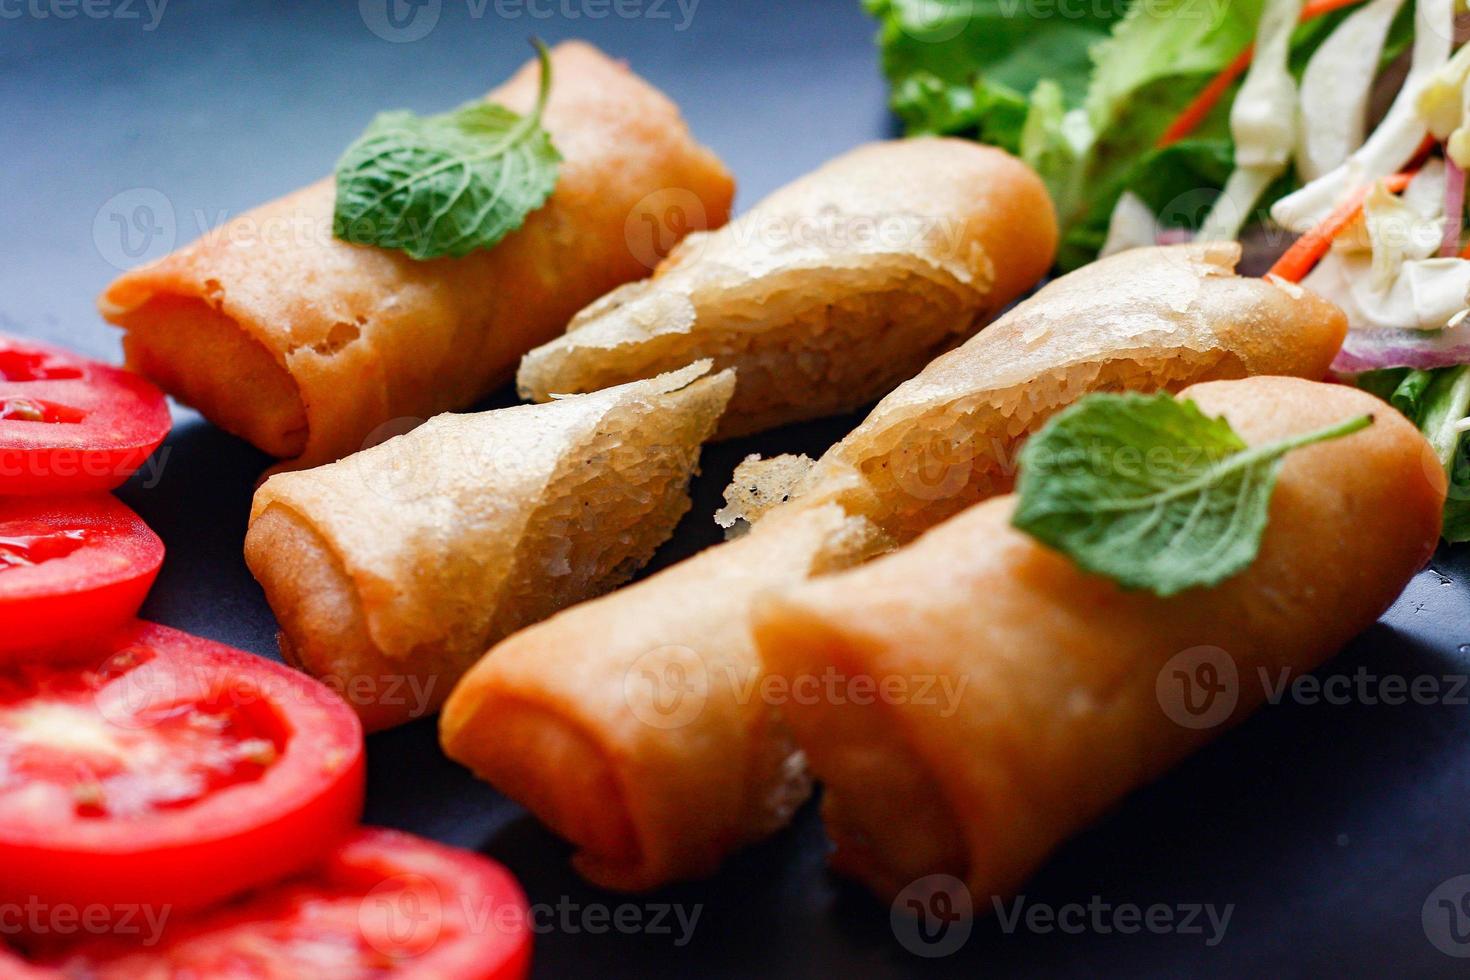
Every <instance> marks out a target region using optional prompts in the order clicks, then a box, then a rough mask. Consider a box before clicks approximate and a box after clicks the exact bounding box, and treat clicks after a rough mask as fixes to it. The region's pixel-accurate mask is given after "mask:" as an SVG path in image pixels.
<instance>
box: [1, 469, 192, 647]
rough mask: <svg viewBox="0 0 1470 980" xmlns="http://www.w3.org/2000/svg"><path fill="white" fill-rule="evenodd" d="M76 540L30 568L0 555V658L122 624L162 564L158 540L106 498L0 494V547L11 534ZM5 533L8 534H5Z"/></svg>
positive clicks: (114, 500)
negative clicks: (50, 531) (37, 532)
mask: <svg viewBox="0 0 1470 980" xmlns="http://www.w3.org/2000/svg"><path fill="white" fill-rule="evenodd" d="M40 528H54V529H55V532H56V534H57V535H58V536H64V535H66V534H70V533H73V532H78V533H80V534H81V535H82V540H81V541H80V542H79V544H80V546H79V547H77V548H76V550H75V551H72V552H70V553H69V554H65V555H64V556H59V557H52V558H49V559H47V560H44V561H41V562H39V563H38V564H35V565H33V566H12V567H4V566H5V561H4V556H3V555H0V624H3V628H0V655H4V654H13V653H14V652H15V651H18V650H28V649H35V648H42V647H54V646H57V645H60V644H65V643H68V642H70V641H74V640H78V639H81V638H84V637H90V636H97V635H100V634H104V633H107V632H109V631H111V630H113V629H115V628H117V627H119V626H121V625H123V624H124V623H127V622H129V621H130V620H131V619H132V618H133V616H134V615H136V614H137V612H138V607H139V606H141V605H142V604H143V599H144V598H145V597H146V596H147V595H148V590H149V589H150V588H151V587H152V586H153V581H154V579H156V578H157V577H158V570H159V567H160V566H161V565H162V564H163V556H164V548H163V542H162V541H161V540H159V537H158V535H156V534H154V533H153V531H152V530H151V529H150V528H149V527H148V525H147V524H145V523H143V519H142V518H141V517H139V516H138V515H137V514H135V513H133V511H132V510H130V509H129V508H128V507H127V505H125V504H124V503H123V502H122V501H120V500H118V499H117V498H116V497H113V496H111V495H110V494H95V495H91V496H85V497H62V498H50V497H48V498H40V497H9V498H7V497H0V549H3V548H5V547H6V545H7V542H13V541H14V540H15V538H14V532H15V531H16V530H34V529H40ZM7 529H9V530H10V533H9V534H8V533H7Z"/></svg>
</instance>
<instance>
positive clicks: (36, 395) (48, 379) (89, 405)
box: [0, 333, 172, 495]
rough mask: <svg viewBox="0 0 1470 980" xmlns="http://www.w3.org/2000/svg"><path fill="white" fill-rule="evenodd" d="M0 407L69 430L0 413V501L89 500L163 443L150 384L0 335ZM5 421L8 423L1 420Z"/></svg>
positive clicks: (162, 422) (162, 406) (163, 403)
mask: <svg viewBox="0 0 1470 980" xmlns="http://www.w3.org/2000/svg"><path fill="white" fill-rule="evenodd" d="M0 403H11V404H12V405H15V404H21V405H25V404H29V405H33V406H41V407H43V408H45V409H47V411H46V412H45V413H44V414H46V415H59V416H63V417H68V418H71V417H79V421H75V422H71V423H54V422H38V421H27V420H25V419H23V418H20V417H17V416H18V415H20V414H23V413H17V412H0V494H5V495H10V494H43V493H67V494H79V493H96V492H100V491H105V490H111V489H113V488H115V487H117V486H119V485H120V484H122V483H123V481H125V480H126V479H127V478H128V477H129V476H132V475H133V473H135V472H137V470H138V469H139V468H140V467H141V466H142V465H143V463H144V461H145V460H147V459H148V457H149V456H150V455H151V454H152V453H153V451H154V450H156V449H157V448H158V447H159V445H161V444H162V443H163V440H164V438H165V437H167V436H168V433H169V428H170V427H171V425H172V420H171V419H170V417H169V412H168V402H167V400H166V399H165V398H164V394H163V392H162V391H160V390H159V389H158V387H157V386H156V385H154V384H153V383H152V382H151V381H148V380H147V379H146V378H143V377H141V376H140V375H137V374H134V373H133V372H131V371H127V370H124V369H122V368H117V367H112V366H111V365H108V364H103V363H101V362H100V361H94V360H91V359H89V358H85V357H82V356H81V355H79V354H74V353H72V352H70V351H67V350H63V349H61V348H59V347H54V346H51V345H49V344H42V343H38V342H36V341H33V340H28V339H25V338H21V337H14V336H10V335H8V334H3V333H0ZM5 415H10V416H12V417H10V418H6V417H4V416H5Z"/></svg>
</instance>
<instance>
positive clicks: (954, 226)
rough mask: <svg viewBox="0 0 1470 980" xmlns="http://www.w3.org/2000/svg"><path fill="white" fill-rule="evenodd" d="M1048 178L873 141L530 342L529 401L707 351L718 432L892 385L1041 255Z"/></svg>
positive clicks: (971, 327) (1050, 234)
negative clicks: (726, 381) (730, 388)
mask: <svg viewBox="0 0 1470 980" xmlns="http://www.w3.org/2000/svg"><path fill="white" fill-rule="evenodd" d="M1056 243H1057V226H1056V218H1055V216H1054V215H1053V213H1052V208H1051V202H1050V200H1049V198H1048V197H1047V195H1046V189H1045V187H1044V186H1043V185H1042V183H1041V181H1040V180H1039V179H1038V178H1037V176H1036V175H1035V174H1034V173H1032V172H1031V170H1030V169H1028V168H1027V167H1026V166H1025V165H1024V164H1022V163H1021V162H1020V161H1018V160H1016V159H1015V158H1014V157H1011V156H1009V155H1007V154H1006V153H1003V152H1001V151H1000V150H996V149H993V148H991V147H986V146H981V145H979V144H977V143H974V142H971V141H969V140H954V139H914V140H905V141H901V142H889V143H874V144H871V145H869V146H864V147H861V148H859V149H857V150H854V151H852V152H850V153H847V154H845V155H843V156H841V157H838V158H837V159H836V160H833V161H832V162H830V163H828V164H827V165H825V166H823V167H822V168H820V169H819V170H817V171H815V172H813V173H811V174H808V175H807V176H805V177H802V178H801V179H800V180H797V181H796V182H795V183H792V184H789V185H787V186H786V187H784V188H782V189H781V190H779V191H777V192H775V193H774V194H772V195H771V196H770V197H768V198H766V199H765V200H764V201H762V202H761V203H760V204H758V205H756V207H755V208H753V209H752V210H751V211H750V212H749V213H747V214H744V215H742V216H741V217H740V218H739V219H737V220H736V221H734V222H733V223H731V224H729V225H727V226H726V227H724V228H722V229H720V230H719V231H715V232H711V233H708V234H698V235H691V236H689V237H688V238H686V239H684V241H683V242H681V243H680V244H679V246H678V247H676V248H675V249H674V251H673V253H672V254H670V256H669V257H668V259H666V260H665V261H664V262H663V263H662V264H660V265H659V267H658V270H657V271H656V272H655V273H654V276H653V278H652V279H648V280H644V281H642V282H636V283H630V284H628V285H626V286H624V287H622V288H621V289H619V290H616V291H614V292H613V293H611V294H609V295H607V296H605V297H603V298H602V299H600V300H598V301H597V302H596V303H593V304H592V305H591V306H590V307H588V308H587V309H585V310H583V311H582V312H581V313H580V314H578V315H577V317H576V318H575V319H573V321H572V323H571V325H570V327H569V328H568V332H567V333H566V334H564V335H562V336H561V337H558V338H557V339H555V340H552V341H551V342H550V343H547V344H545V345H544V346H542V347H538V348H537V349H536V350H533V351H531V353H529V354H527V355H526V358H525V360H524V361H522V362H521V368H520V371H519V373H518V375H517V383H518V385H519V387H520V390H521V394H522V396H523V397H525V398H528V399H533V400H536V401H544V400H545V399H547V398H549V397H551V395H553V394H556V393H564V392H575V391H595V390H597V389H598V388H603V387H606V386H608V385H610V384H618V383H619V382H623V381H631V380H633V379H635V378H647V377H650V376H652V375H654V374H657V373H658V372H660V371H668V370H672V369H674V368H677V367H679V366H681V365H684V364H688V363H689V362H690V361H693V360H695V359H697V358H702V357H708V358H712V359H713V360H714V362H715V365H716V366H717V367H733V368H735V369H736V386H735V398H734V401H732V402H731V404H730V410H729V411H728V412H726V413H725V418H724V420H723V421H722V422H721V424H720V435H721V436H735V435H744V434H747V433H751V432H758V431H760V430H762V429H767V428H770V427H772V426H777V425H782V424H784V423H787V422H793V421H796V420H798V419H808V418H817V417H820V416H823V415H832V414H836V413H838V412H844V411H850V410H852V409H854V408H857V407H859V406H861V405H864V404H867V403H869V402H871V401H873V400H874V399H876V398H878V397H880V396H881V395H884V394H886V393H887V392H888V391H889V390H891V389H892V388H893V386H894V385H896V384H898V383H899V382H900V381H903V380H905V379H907V378H910V377H912V376H913V375H914V374H916V373H917V372H918V371H919V369H920V368H922V367H923V366H924V365H925V364H927V363H928V362H929V361H930V360H932V359H933V358H934V356H935V355H936V354H939V353H940V352H942V351H945V350H948V349H949V348H951V347H953V346H955V345H956V344H958V343H960V342H961V341H962V340H964V339H965V338H966V337H968V336H970V335H971V334H972V333H974V332H975V331H976V330H978V329H979V328H980V327H981V326H982V325H983V324H985V323H986V322H987V321H989V319H990V318H991V317H992V316H994V315H995V313H996V312H997V311H998V310H1000V309H1001V308H1002V307H1004V306H1005V305H1006V304H1008V303H1010V302H1011V301H1012V300H1014V299H1015V298H1016V297H1017V296H1019V295H1020V294H1021V293H1022V292H1024V291H1025V290H1027V289H1029V288H1031V286H1032V285H1034V284H1035V283H1036V281H1037V280H1038V279H1040V278H1041V276H1042V275H1043V274H1044V273H1045V272H1046V270H1047V269H1048V268H1049V267H1050V266H1051V262H1052V257H1053V254H1054V252H1055V250H1056Z"/></svg>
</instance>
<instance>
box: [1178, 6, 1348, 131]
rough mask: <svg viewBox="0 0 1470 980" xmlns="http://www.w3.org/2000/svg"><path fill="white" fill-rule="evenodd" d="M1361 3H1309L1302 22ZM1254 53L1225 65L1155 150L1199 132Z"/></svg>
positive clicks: (1247, 51) (1244, 53)
mask: <svg viewBox="0 0 1470 980" xmlns="http://www.w3.org/2000/svg"><path fill="white" fill-rule="evenodd" d="M1361 2H1362V0H1309V2H1308V3H1306V4H1304V5H1303V6H1302V16H1301V19H1302V21H1304V22H1305V21H1309V20H1312V19H1313V18H1315V17H1321V16H1322V15H1323V14H1330V13H1332V11H1334V10H1340V9H1342V8H1343V7H1349V6H1352V5H1353V4H1355V3H1361ZM1255 53H1256V47H1255V45H1254V44H1253V45H1251V46H1250V47H1248V48H1246V49H1245V50H1244V51H1242V52H1241V53H1240V54H1238V55H1236V56H1235V60H1234V61H1232V62H1230V64H1228V65H1226V66H1225V70H1224V71H1222V72H1220V74H1218V75H1216V76H1215V77H1214V78H1213V79H1211V80H1210V84H1208V85H1206V86H1205V87H1204V89H1203V90H1202V91H1201V92H1200V94H1199V95H1196V96H1195V97H1194V99H1193V100H1192V101H1191V102H1190V103H1189V105H1187V106H1185V107H1184V111H1183V112H1181V113H1179V115H1178V116H1177V117H1176V118H1175V119H1174V121H1173V122H1172V123H1170V125H1169V128H1168V129H1166V130H1164V134H1163V135H1162V136H1160V137H1159V139H1158V142H1157V143H1155V144H1154V146H1156V147H1157V148H1159V149H1163V148H1164V147H1166V146H1170V145H1172V144H1174V143H1177V142H1179V141H1180V140H1182V139H1184V137H1186V136H1188V135H1189V134H1190V133H1192V132H1194V131H1195V130H1196V129H1198V128H1199V125H1200V123H1202V122H1204V121H1205V119H1206V118H1207V117H1208V116H1209V115H1210V113H1211V112H1212V111H1213V110H1214V108H1215V106H1216V105H1217V104H1218V103H1219V101H1220V100H1221V99H1222V98H1224V97H1225V93H1226V92H1227V91H1229V90H1230V86H1231V85H1234V84H1235V81H1236V79H1238V78H1240V76H1242V75H1244V74H1245V73H1246V70H1247V69H1249V68H1250V66H1251V58H1253V57H1254V56H1255Z"/></svg>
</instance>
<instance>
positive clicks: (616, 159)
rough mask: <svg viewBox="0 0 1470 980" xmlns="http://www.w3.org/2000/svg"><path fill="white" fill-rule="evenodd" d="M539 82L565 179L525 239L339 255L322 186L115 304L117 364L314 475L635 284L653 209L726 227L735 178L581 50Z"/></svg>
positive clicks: (519, 103) (524, 106)
mask: <svg viewBox="0 0 1470 980" xmlns="http://www.w3.org/2000/svg"><path fill="white" fill-rule="evenodd" d="M552 64H553V68H554V83H553V85H552V90H551V98H550V102H549V103H548V105H547V107H546V110H545V114H544V117H543V123H544V125H545V127H546V129H547V130H548V131H549V132H550V133H551V137H552V139H553V141H554V142H555V145H556V147H557V149H558V150H559V151H560V152H561V154H562V156H563V157H564V161H563V163H562V165H561V170H560V174H559V177H558V179H557V183H556V189H555V191H554V192H553V193H552V196H551V198H550V200H548V201H547V203H546V204H545V205H544V206H543V207H541V208H540V209H539V210H536V211H534V212H532V213H531V214H530V215H529V217H527V219H526V221H525V224H524V225H522V226H521V227H520V229H519V230H517V231H514V232H511V233H510V234H509V235H508V236H507V237H506V238H505V239H504V240H502V241H501V242H499V243H498V244H497V245H495V246H494V247H493V248H490V249H489V250H481V251H476V252H472V253H471V254H469V255H466V256H464V257H463V258H439V259H433V260H429V261H416V260H414V259H412V258H410V257H409V256H408V255H406V254H405V253H403V252H400V251H396V250H388V249H381V248H375V247H368V246H361V245H351V244H348V243H346V242H343V241H339V240H337V239H335V238H333V237H332V220H333V205H334V200H335V182H334V181H333V180H332V179H331V178H328V179H327V180H323V181H321V182H319V183H316V184H313V185H312V186H310V187H307V188H306V189H304V190H301V191H298V192H297V193H295V194H292V195H289V196H287V197H284V198H282V199H280V200H278V201H275V202H273V203H270V204H267V205H264V206H263V207H260V208H257V209H256V210H254V211H251V212H249V213H247V214H245V215H242V216H241V217H239V218H237V219H235V220H234V221H232V222H230V223H228V224H226V225H224V226H222V227H220V228H218V229H215V230H214V231H212V232H210V233H209V234H207V235H205V236H204V237H203V238H201V239H200V240H199V241H197V242H195V243H193V244H192V245H189V246H187V247H185V248H183V249H181V250H179V251H177V252H175V253H173V254H172V255H169V256H166V257H164V258H163V259H161V260H160V261H158V262H155V263H153V264H151V265H148V266H145V267H143V268H140V269H136V270H134V271H132V272H129V273H127V274H125V275H123V276H121V277H120V278H119V279H118V280H117V281H116V282H114V283H113V284H112V285H111V286H110V287H108V289H107V291H106V292H105V293H103V295H102V298H101V300H100V306H101V309H102V312H103V314H104V315H105V316H106V317H107V318H108V319H109V320H111V321H112V322H113V323H115V324H117V325H118V326H120V327H122V328H123V329H124V330H125V331H127V333H126V336H125V337H124V339H123V347H124V349H125V351H126V352H127V357H128V364H129V366H130V367H132V368H134V369H135V370H138V371H140V372H141V373H143V374H145V375H147V376H148V377H150V378H152V379H153V380H154V381H156V382H158V383H159V385H160V386H161V387H163V388H164V389H166V390H167V391H169V392H170V393H171V394H173V395H175V396H176V397H178V398H179V399H180V400H181V401H184V402H187V403H189V404H191V405H193V406H194V407H196V408H198V409H199V410H200V412H202V413H203V414H204V415H205V416H206V417H207V418H209V419H210V420H211V421H213V422H214V423H215V424H217V425H219V426H220V427H221V428H224V429H227V430H229V431H230V432H233V433H235V434H236V435H239V436H242V437H244V438H245V439H247V440H249V441H250V442H252V443H254V444H255V445H256V446H258V447H259V448H260V449H262V450H264V451H266V452H267V453H270V454H271V455H274V456H278V457H282V458H284V459H287V460H290V464H289V465H292V466H295V467H306V466H314V465H317V464H320V463H324V462H330V461H331V460H334V459H339V458H341V457H342V456H345V455H347V454H348V453H351V452H354V451H356V450H358V449H360V448H362V446H363V445H364V442H365V440H366V438H367V437H368V436H369V435H370V434H371V433H372V432H373V431H374V430H375V429H376V428H377V427H378V426H380V425H381V424H382V423H384V422H387V421H390V420H393V419H398V418H408V417H413V418H427V417H429V416H432V415H435V414H438V413H440V412H444V411H448V410H451V409H458V408H463V407H465V406H466V405H469V404H470V403H471V402H473V401H474V400H475V399H477V398H479V397H480V396H482V395H484V394H485V393H487V392H489V391H490V390H491V389H493V388H495V387H496V386H498V385H500V384H502V383H504V382H505V381H507V380H509V379H510V377H511V375H512V374H513V372H514V370H515V365H516V362H517V361H518V360H519V359H520V357H521V355H522V354H523V353H525V352H526V351H527V350H530V349H531V348H532V347H535V346H536V345H537V344H541V343H545V342H546V341H548V340H550V339H551V338H552V337H554V336H556V335H557V334H559V333H560V332H561V331H562V329H563V328H564V327H565V326H566V323H567V320H568V319H569V318H570V317H571V316H572V314H574V313H575V312H576V311H577V310H578V309H580V308H581V307H583V306H584V305H586V304H587V303H588V302H589V301H591V300H592V299H594V298H596V297H597V296H600V295H602V294H603V293H605V292H606V291H607V290H609V289H612V288H613V287H615V286H617V285H619V284H621V283H625V282H627V281H629V280H631V279H636V278H639V277H640V276H644V275H647V274H648V271H649V270H648V266H647V265H646V264H645V261H644V260H643V259H642V258H640V256H639V255H637V254H636V252H637V249H635V248H634V247H632V239H631V238H630V235H633V234H635V233H636V229H639V228H641V227H642V224H641V222H642V220H643V219H642V213H643V212H644V211H647V212H648V215H647V216H648V217H661V215H655V214H654V211H655V210H656V205H657V200H658V199H659V192H666V193H669V192H672V193H677V194H678V195H679V197H680V199H681V200H686V202H687V206H686V211H688V212H690V213H688V214H687V215H686V216H685V220H684V221H683V222H681V223H680V225H679V229H680V230H682V229H683V228H684V227H685V226H686V225H688V226H699V225H701V224H702V223H707V224H709V225H710V226H716V227H717V226H719V225H721V224H723V223H724V222H725V220H726V218H727V216H728V213H729V206H730V199H731V196H732V194H733V185H732V182H731V179H730V177H729V175H728V174H727V173H726V171H725V169H724V167H723V166H722V165H721V163H720V161H719V160H718V159H716V158H715V156H714V155H713V154H711V153H710V152H709V151H708V150H706V149H705V148H703V147H702V146H700V145H699V144H697V143H696V142H694V140H693V139H692V138H691V136H690V134H689V132H688V129H687V128H686V126H685V124H684V122H683V120H682V119H681V118H680V116H679V112H678V109H677V108H676V107H675V106H674V104H673V103H672V102H670V101H669V100H668V99H667V98H665V97H664V96H663V95H662V94H661V93H659V92H658V91H656V90H655V89H653V88H652V87H651V86H649V85H648V84H647V83H646V82H644V81H642V80H641V79H639V78H638V77H637V76H636V75H634V74H633V73H632V72H631V71H629V70H628V69H627V68H626V67H625V66H623V65H622V64H620V63H618V62H615V61H612V60H611V59H609V58H607V57H606V56H605V55H603V54H602V53H601V52H599V51H597V50H596V49H595V48H592V47H590V46H588V45H585V44H579V43H570V44H563V45H560V46H558V47H557V48H556V50H555V51H554V52H553V54H552ZM537 84H538V72H537V68H536V66H535V65H534V64H531V65H528V66H526V67H525V68H523V69H522V70H521V71H520V72H519V73H518V74H517V75H516V76H515V77H514V78H513V79H512V80H511V81H510V82H509V83H507V84H506V85H505V86H503V87H502V88H500V89H497V90H496V91H494V92H491V93H490V95H489V96H488V98H489V99H490V100H491V101H492V102H495V103H498V104H501V105H504V106H506V107H508V108H510V109H513V110H515V111H517V112H526V111H527V110H529V109H530V108H531V106H532V104H533V103H534V102H535V99H536V92H537ZM650 195H653V197H652V198H650V197H649V196H650ZM650 202H652V203H650ZM691 360H692V359H691ZM686 363H687V362H686ZM681 366H682V365H681Z"/></svg>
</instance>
